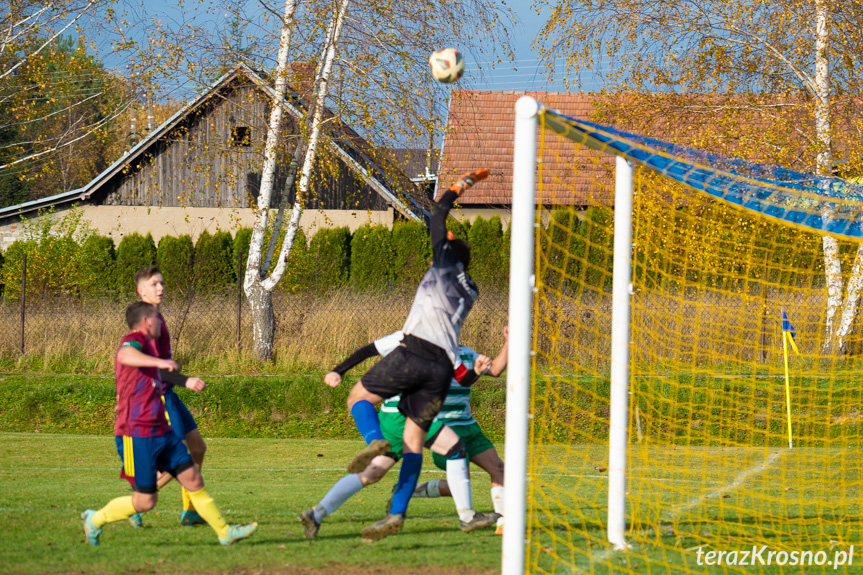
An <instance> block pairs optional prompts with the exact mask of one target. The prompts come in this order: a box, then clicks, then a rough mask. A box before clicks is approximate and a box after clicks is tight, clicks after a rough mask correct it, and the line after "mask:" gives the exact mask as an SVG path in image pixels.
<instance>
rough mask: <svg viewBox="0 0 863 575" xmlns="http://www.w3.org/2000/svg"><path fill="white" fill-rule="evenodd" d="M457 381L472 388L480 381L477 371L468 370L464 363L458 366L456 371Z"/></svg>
mask: <svg viewBox="0 0 863 575" xmlns="http://www.w3.org/2000/svg"><path fill="white" fill-rule="evenodd" d="M454 375H455V380H456V381H457V382H458V383H459V385H463V386H464V387H470V386H472V385H473V384H474V383H475V382H476V380H478V379H479V374H478V373H477V372H476V370H473V369H467V368H466V367H465V366H464V364H463V363H460V364H458V366H457V367H456V368H455V370H454Z"/></svg>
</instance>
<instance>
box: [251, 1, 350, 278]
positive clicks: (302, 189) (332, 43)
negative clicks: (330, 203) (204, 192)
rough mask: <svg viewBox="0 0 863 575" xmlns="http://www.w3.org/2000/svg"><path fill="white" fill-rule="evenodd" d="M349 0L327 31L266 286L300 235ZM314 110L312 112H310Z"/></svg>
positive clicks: (283, 265) (279, 275)
mask: <svg viewBox="0 0 863 575" xmlns="http://www.w3.org/2000/svg"><path fill="white" fill-rule="evenodd" d="M349 4H350V0H341V1H340V2H339V7H338V12H337V13H336V15H335V17H334V19H333V21H332V22H330V27H329V30H328V34H327V44H326V46H325V47H324V59H323V62H322V64H321V67H320V70H319V74H318V77H317V78H316V79H315V84H316V86H317V92H316V94H315V107H314V113H313V115H312V121H311V125H310V129H309V131H308V132H307V133H308V144H307V146H306V157H305V159H304V160H303V169H302V172H301V174H300V182H299V185H298V187H297V197H296V200H295V201H294V207H293V209H292V210H291V220H290V222H289V223H288V229H287V233H286V234H285V241H284V243H283V244H282V251H281V253H280V254H279V261H278V263H277V264H276V268H275V269H274V270H273V273H272V274H271V275H270V277H268V278H267V279H266V280H264V284H263V285H264V287H265V288H269V289H273V288H274V287H275V286H276V284H277V283H279V280H281V279H282V275H283V274H284V273H285V268H286V267H287V262H288V257H289V256H290V254H291V246H293V243H294V237H296V235H297V229H299V227H300V216H301V215H302V213H303V205H304V202H305V199H306V197H307V196H308V192H309V180H310V179H311V174H312V168H313V166H314V163H315V154H316V153H317V149H318V142H319V141H320V136H321V124H322V121H323V114H324V103H325V102H326V99H327V95H328V93H329V79H330V74H331V72H332V69H333V63H334V62H335V59H336V44H337V43H338V41H339V37H340V36H341V34H342V25H343V24H344V20H345V14H346V13H347V10H348V5H349ZM310 113H311V112H310Z"/></svg>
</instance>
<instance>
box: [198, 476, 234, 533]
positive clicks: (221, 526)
mask: <svg viewBox="0 0 863 575" xmlns="http://www.w3.org/2000/svg"><path fill="white" fill-rule="evenodd" d="M189 498H190V499H191V500H192V504H193V505H194V506H195V509H196V510H197V511H198V513H199V514H200V515H201V517H203V518H204V520H205V521H206V522H207V523H209V524H210V527H212V528H213V531H215V532H216V535H218V536H219V537H220V538H224V537H227V536H228V524H227V523H225V519H224V517H222V512H221V511H219V508H218V507H216V502H215V501H213V498H212V497H210V494H209V493H207V489H206V488H202V489H201V490H200V491H189Z"/></svg>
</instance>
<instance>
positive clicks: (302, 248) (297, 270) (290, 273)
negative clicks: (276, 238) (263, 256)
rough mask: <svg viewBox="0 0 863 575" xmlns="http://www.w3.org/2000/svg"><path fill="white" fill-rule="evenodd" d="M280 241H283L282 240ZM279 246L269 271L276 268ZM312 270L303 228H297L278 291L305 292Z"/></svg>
mask: <svg viewBox="0 0 863 575" xmlns="http://www.w3.org/2000/svg"><path fill="white" fill-rule="evenodd" d="M282 240H283V241H284V238H282ZM281 244H282V242H279V246H278V249H277V250H276V252H275V255H274V256H273V262H272V265H271V266H270V268H271V270H272V269H273V268H275V267H276V263H277V262H278V259H279V251H280V250H281V247H282V245H281ZM312 270H313V259H312V254H311V250H310V249H309V245H308V242H307V241H306V233H305V232H304V231H303V228H299V229H297V233H296V235H295V236H294V243H293V244H291V253H290V254H288V263H287V267H285V273H284V275H283V276H282V280H281V281H280V282H279V284H278V286H279V289H281V290H282V291H284V292H286V293H298V292H302V291H307V290H308V289H309V284H310V283H311V276H312Z"/></svg>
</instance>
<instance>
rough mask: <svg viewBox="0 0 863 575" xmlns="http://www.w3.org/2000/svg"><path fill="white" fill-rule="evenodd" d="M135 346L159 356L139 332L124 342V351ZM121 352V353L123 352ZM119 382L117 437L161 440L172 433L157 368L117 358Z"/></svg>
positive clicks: (117, 377) (133, 332)
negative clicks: (138, 365)
mask: <svg viewBox="0 0 863 575" xmlns="http://www.w3.org/2000/svg"><path fill="white" fill-rule="evenodd" d="M126 346H132V347H134V348H135V349H137V350H138V351H140V352H142V353H145V354H147V355H150V356H153V357H156V351H155V349H154V347H153V344H152V343H151V342H150V341H149V340H148V339H147V337H146V336H145V335H144V334H142V333H141V332H139V331H132V332H130V333H128V334H127V335H126V336H125V337H124V338H123V339H122V341H120V349H122V348H123V347H126ZM120 349H118V350H117V351H118V353H119V351H120ZM114 375H115V377H116V381H117V422H116V423H115V424H114V435H116V436H121V435H126V436H129V437H158V436H160V435H165V434H166V433H172V430H171V427H170V426H169V425H168V420H167V418H166V417H165V404H164V403H163V402H162V394H163V393H164V386H163V384H162V378H161V377H160V376H159V370H158V369H157V368H155V367H130V366H128V365H123V364H121V363H120V362H118V361H117V359H116V357H115V359H114Z"/></svg>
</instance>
